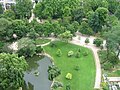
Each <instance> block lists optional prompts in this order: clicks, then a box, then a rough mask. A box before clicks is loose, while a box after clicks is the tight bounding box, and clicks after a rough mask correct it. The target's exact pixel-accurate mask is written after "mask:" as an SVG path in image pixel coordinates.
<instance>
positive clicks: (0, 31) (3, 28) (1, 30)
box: [0, 18, 11, 38]
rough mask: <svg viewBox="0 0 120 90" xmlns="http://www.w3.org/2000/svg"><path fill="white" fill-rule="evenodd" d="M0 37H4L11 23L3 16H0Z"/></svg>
mask: <svg viewBox="0 0 120 90" xmlns="http://www.w3.org/2000/svg"><path fill="white" fill-rule="evenodd" d="M0 22H1V23H0V37H1V38H4V37H5V36H6V32H7V28H8V26H9V25H11V22H10V21H9V20H7V19H5V18H0Z"/></svg>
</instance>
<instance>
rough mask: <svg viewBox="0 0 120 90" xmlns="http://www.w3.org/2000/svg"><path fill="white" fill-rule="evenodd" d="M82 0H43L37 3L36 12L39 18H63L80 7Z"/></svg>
mask: <svg viewBox="0 0 120 90" xmlns="http://www.w3.org/2000/svg"><path fill="white" fill-rule="evenodd" d="M79 1H80V0H43V1H42V2H39V3H37V5H36V7H35V9H34V13H35V16H36V17H38V18H39V19H46V18H49V17H51V18H63V17H68V16H70V15H71V12H72V11H73V10H75V9H76V8H78V7H79V5H80V3H79Z"/></svg>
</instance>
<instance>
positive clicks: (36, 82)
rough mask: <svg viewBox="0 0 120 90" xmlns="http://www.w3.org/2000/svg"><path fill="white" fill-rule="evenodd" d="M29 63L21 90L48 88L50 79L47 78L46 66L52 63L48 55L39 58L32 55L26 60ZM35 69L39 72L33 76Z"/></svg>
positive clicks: (44, 89) (47, 89)
mask: <svg viewBox="0 0 120 90" xmlns="http://www.w3.org/2000/svg"><path fill="white" fill-rule="evenodd" d="M27 61H28V64H29V68H28V70H27V71H26V72H25V75H24V80H25V85H24V87H23V90H50V85H51V83H52V82H51V81H49V80H48V72H47V70H48V66H49V65H52V64H51V61H50V59H49V58H48V57H44V58H42V59H41V58H40V57H37V56H34V57H33V58H30V59H28V60H27ZM35 71H38V72H39V75H38V76H35V75H34V73H35Z"/></svg>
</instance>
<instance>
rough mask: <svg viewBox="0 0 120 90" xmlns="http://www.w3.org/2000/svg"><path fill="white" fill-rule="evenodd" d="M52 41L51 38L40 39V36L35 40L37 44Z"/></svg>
mask: <svg viewBox="0 0 120 90" xmlns="http://www.w3.org/2000/svg"><path fill="white" fill-rule="evenodd" d="M50 41H51V40H50V39H40V38H37V39H36V40H35V43H36V45H40V44H45V43H48V42H50Z"/></svg>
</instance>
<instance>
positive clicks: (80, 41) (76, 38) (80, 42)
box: [70, 35, 101, 89]
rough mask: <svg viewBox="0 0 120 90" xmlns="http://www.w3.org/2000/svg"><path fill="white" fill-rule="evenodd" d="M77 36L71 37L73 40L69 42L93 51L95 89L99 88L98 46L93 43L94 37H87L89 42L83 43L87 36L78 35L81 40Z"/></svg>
mask: <svg viewBox="0 0 120 90" xmlns="http://www.w3.org/2000/svg"><path fill="white" fill-rule="evenodd" d="M78 38H79V36H78V35H77V36H76V37H73V40H72V41H71V42H70V43H73V44H76V45H80V46H83V47H86V48H89V49H91V50H92V51H93V54H94V57H95V65H96V78H95V85H94V88H95V89H100V83H101V65H100V60H99V56H98V54H97V52H98V50H99V48H97V47H95V46H94V45H93V40H94V39H95V37H89V40H90V44H87V45H86V44H85V39H86V38H87V37H86V36H80V38H81V40H79V39H78Z"/></svg>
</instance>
